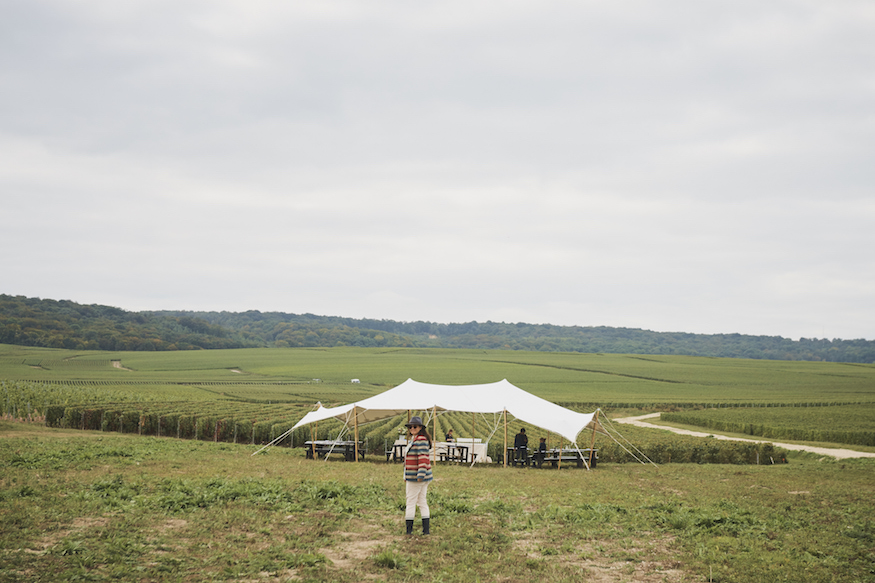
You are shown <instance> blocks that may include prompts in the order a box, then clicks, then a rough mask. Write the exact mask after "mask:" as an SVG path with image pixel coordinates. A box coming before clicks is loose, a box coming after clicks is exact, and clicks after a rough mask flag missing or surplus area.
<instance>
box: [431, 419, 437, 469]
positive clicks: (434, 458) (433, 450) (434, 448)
mask: <svg viewBox="0 0 875 583" xmlns="http://www.w3.org/2000/svg"><path fill="white" fill-rule="evenodd" d="M436 439H437V405H434V406H432V408H431V441H432V448H431V463H435V462H437V445H434V444H435V443H437V442H436V441H435V440H436Z"/></svg>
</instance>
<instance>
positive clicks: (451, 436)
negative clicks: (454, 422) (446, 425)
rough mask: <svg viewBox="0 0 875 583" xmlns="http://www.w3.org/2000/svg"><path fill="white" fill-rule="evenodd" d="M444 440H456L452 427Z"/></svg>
mask: <svg viewBox="0 0 875 583" xmlns="http://www.w3.org/2000/svg"><path fill="white" fill-rule="evenodd" d="M444 441H456V440H455V439H454V438H453V430H452V429H450V430H449V431H447V433H446V435H444Z"/></svg>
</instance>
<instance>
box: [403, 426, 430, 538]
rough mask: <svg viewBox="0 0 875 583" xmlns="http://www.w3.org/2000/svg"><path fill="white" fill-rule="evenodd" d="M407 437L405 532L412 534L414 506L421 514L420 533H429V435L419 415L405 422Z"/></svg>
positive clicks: (405, 458)
mask: <svg viewBox="0 0 875 583" xmlns="http://www.w3.org/2000/svg"><path fill="white" fill-rule="evenodd" d="M407 431H408V434H407V439H408V440H409V442H410V443H409V445H408V446H407V451H406V453H405V454H404V483H405V485H406V487H407V511H406V512H405V514H404V519H405V520H406V521H407V534H413V518H414V517H415V516H416V507H417V506H419V513H420V515H421V516H422V534H430V531H429V523H428V521H429V517H430V516H431V514H430V513H429V510H428V499H427V496H428V483H429V482H431V478H432V474H431V460H430V459H429V450H430V449H431V436H430V435H429V434H428V430H427V429H426V428H425V426H424V425H423V424H422V418H421V417H411V418H410V421H408V422H407Z"/></svg>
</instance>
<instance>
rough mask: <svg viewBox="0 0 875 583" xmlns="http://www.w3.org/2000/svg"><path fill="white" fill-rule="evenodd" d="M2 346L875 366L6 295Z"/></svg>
mask: <svg viewBox="0 0 875 583" xmlns="http://www.w3.org/2000/svg"><path fill="white" fill-rule="evenodd" d="M0 343H3V344H18V345H24V346H43V347H50V348H69V349H75V350H191V349H209V348H245V347H265V346H272V347H333V346H359V347H428V348H472V349H497V350H531V351H542V352H584V353H619V354H666V355H669V354H673V355H689V356H709V357H727V358H752V359H769V360H813V361H829V362H856V363H873V362H875V341H870V340H841V339H833V340H828V339H825V338H824V339H808V338H802V339H800V340H791V339H789V338H783V337H780V336H751V335H745V334H690V333H684V332H652V331H649V330H641V329H637V328H610V327H605V326H555V325H551V324H525V323H522V322H520V323H511V324H508V323H504V322H466V323H459V324H440V323H436V322H424V321H417V322H397V321H394V320H373V319H354V318H343V317H336V316H316V315H313V314H288V313H283V312H259V311H256V310H250V311H247V312H192V311H149V312H126V311H124V310H121V309H119V308H113V307H109V306H100V305H83V304H77V303H74V302H71V301H67V300H60V301H56V300H44V299H39V298H26V297H23V296H9V295H0Z"/></svg>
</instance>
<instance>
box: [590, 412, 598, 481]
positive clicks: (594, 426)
mask: <svg viewBox="0 0 875 583" xmlns="http://www.w3.org/2000/svg"><path fill="white" fill-rule="evenodd" d="M600 410H601V409H596V410H595V419H594V421H593V424H592V441H590V443H589V467H592V458H593V456H594V455H595V430H596V428H598V426H599V411H600Z"/></svg>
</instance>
